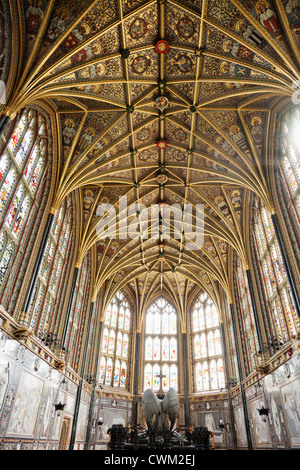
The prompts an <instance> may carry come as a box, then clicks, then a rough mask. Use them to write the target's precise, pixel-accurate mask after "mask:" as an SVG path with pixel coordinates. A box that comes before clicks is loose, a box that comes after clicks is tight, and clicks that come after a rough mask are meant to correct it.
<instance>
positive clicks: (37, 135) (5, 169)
mask: <svg viewBox="0 0 300 470" xmlns="http://www.w3.org/2000/svg"><path fill="white" fill-rule="evenodd" d="M49 145H50V144H49V137H48V132H47V125H46V118H45V117H44V116H43V115H42V114H41V113H40V112H39V111H37V110H36V109H25V110H24V111H23V112H22V113H21V116H20V117H19V118H18V119H17V120H16V123H15V125H14V127H13V128H12V130H11V133H10V134H9V135H8V137H7V142H6V144H5V145H4V146H3V148H2V150H1V155H0V217H1V223H0V233H1V237H2V240H4V241H5V245H4V247H3V250H1V252H0V264H1V280H0V298H1V303H2V305H4V306H6V308H9V307H8V304H7V302H9V299H11V298H12V292H13V293H14V302H15V301H16V292H17V289H16V288H14V289H13V288H12V286H13V284H14V283H15V282H16V280H17V279H18V278H20V276H21V275H22V274H24V272H25V269H26V267H27V265H26V262H27V261H28V259H29V256H30V251H29V249H28V247H27V245H28V242H29V240H33V239H34V237H35V236H36V233H37V228H38V225H39V220H40V217H41V215H42V212H43V209H44V207H45V203H46V197H47V193H43V192H42V191H41V190H40V189H41V182H42V181H45V179H46V176H49V175H50V174H51V171H49V170H48V163H49V161H48V160H49V159H48V154H49ZM47 173H48V174H47ZM48 181H49V179H48ZM47 184H48V183H47ZM46 187H47V185H46ZM45 194H46V196H45ZM21 245H22V246H21ZM25 249H26V254H25V256H24V255H23V252H24V250H25ZM17 262H18V265H17ZM21 262H22V264H21ZM12 267H13V269H12ZM8 279H9V283H10V286H11V287H10V288H8V289H6V291H5V295H4V289H5V285H6V283H7V282H8ZM18 285H20V281H19V282H18ZM11 308H12V309H13V305H11Z"/></svg>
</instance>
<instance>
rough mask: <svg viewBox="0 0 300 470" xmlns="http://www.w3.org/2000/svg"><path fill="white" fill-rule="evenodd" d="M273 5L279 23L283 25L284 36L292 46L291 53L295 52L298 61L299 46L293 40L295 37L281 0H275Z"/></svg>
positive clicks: (299, 58)
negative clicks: (277, 13)
mask: <svg viewBox="0 0 300 470" xmlns="http://www.w3.org/2000/svg"><path fill="white" fill-rule="evenodd" d="M275 5H276V7H277V11H278V12H279V15H280V19H281V23H282V25H283V28H284V32H285V35H286V37H287V39H288V41H289V43H290V45H291V47H292V50H293V53H294V54H295V56H296V58H297V60H298V62H299V61H300V50H299V46H298V45H297V43H296V41H295V38H294V36H293V34H292V33H291V27H290V24H289V22H288V19H287V16H286V13H285V11H284V8H283V3H282V0H275ZM293 8H294V7H293Z"/></svg>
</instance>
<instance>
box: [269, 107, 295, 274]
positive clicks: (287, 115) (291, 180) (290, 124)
mask: <svg viewBox="0 0 300 470" xmlns="http://www.w3.org/2000/svg"><path fill="white" fill-rule="evenodd" d="M299 131H300V107H299V105H297V106H292V107H290V108H289V109H288V110H287V111H284V112H283V113H282V114H279V116H278V119H277V129H276V132H275V136H276V139H275V142H276V156H277V161H276V163H277V165H276V166H275V178H276V189H277V194H278V200H279V203H280V205H281V208H282V215H283V218H284V221H285V224H286V228H287V231H288V232H289V235H290V237H289V238H290V242H291V244H292V246H293V249H294V253H295V256H296V258H297V261H298V264H299V265H300V145H299Z"/></svg>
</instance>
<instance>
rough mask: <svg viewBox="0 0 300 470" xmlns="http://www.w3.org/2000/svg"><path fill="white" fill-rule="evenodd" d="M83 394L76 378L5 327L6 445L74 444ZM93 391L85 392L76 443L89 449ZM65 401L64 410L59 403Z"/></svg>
mask: <svg viewBox="0 0 300 470" xmlns="http://www.w3.org/2000/svg"><path fill="white" fill-rule="evenodd" d="M76 393H77V384H76V380H75V381H74V380H71V379H70V378H69V377H66V376H65V375H63V374H62V373H61V372H59V371H58V370H56V369H55V368H53V367H52V366H51V364H48V363H47V362H46V361H45V360H43V359H41V358H40V357H39V355H36V354H34V353H33V352H32V351H31V350H29V349H28V348H27V347H26V346H24V345H23V344H22V343H20V342H19V341H16V340H15V339H13V338H11V337H10V336H8V335H7V334H6V333H5V332H3V331H1V330H0V450H16V449H22V450H35V449H36V450H46V449H49V450H56V449H58V448H59V444H60V440H61V436H62V435H63V436H64V435H66V440H65V441H64V445H67V444H68V438H69V435H70V430H71V424H72V419H73V413H74V406H75V400H76ZM89 401H90V394H89V393H87V391H86V390H84V391H83V393H82V400H81V406H80V411H79V419H78V426H77V434H76V444H75V448H77V449H78V448H83V446H84V444H85V438H86V424H87V418H88V412H89ZM59 403H61V404H63V405H65V406H64V409H63V411H62V412H61V413H59V412H57V411H56V410H55V404H59Z"/></svg>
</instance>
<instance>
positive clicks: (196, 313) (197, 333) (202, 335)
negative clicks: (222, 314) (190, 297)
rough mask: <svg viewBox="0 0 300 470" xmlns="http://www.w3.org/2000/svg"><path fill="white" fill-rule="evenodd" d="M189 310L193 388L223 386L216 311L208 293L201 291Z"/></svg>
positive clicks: (214, 388) (206, 388)
mask: <svg viewBox="0 0 300 470" xmlns="http://www.w3.org/2000/svg"><path fill="white" fill-rule="evenodd" d="M191 313H192V314H191V329H192V338H193V359H194V363H195V367H194V371H195V372H194V374H195V375H194V383H195V391H196V392H201V391H205V390H216V389H220V388H224V386H225V376H224V370H223V356H222V347H221V338H220V329H219V316H218V311H217V309H216V307H215V305H214V304H213V302H212V300H211V299H210V298H209V297H208V295H207V294H206V293H201V295H199V297H198V298H197V300H196V302H195V303H194V306H193V309H192V312H191ZM217 364H218V367H217Z"/></svg>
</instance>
